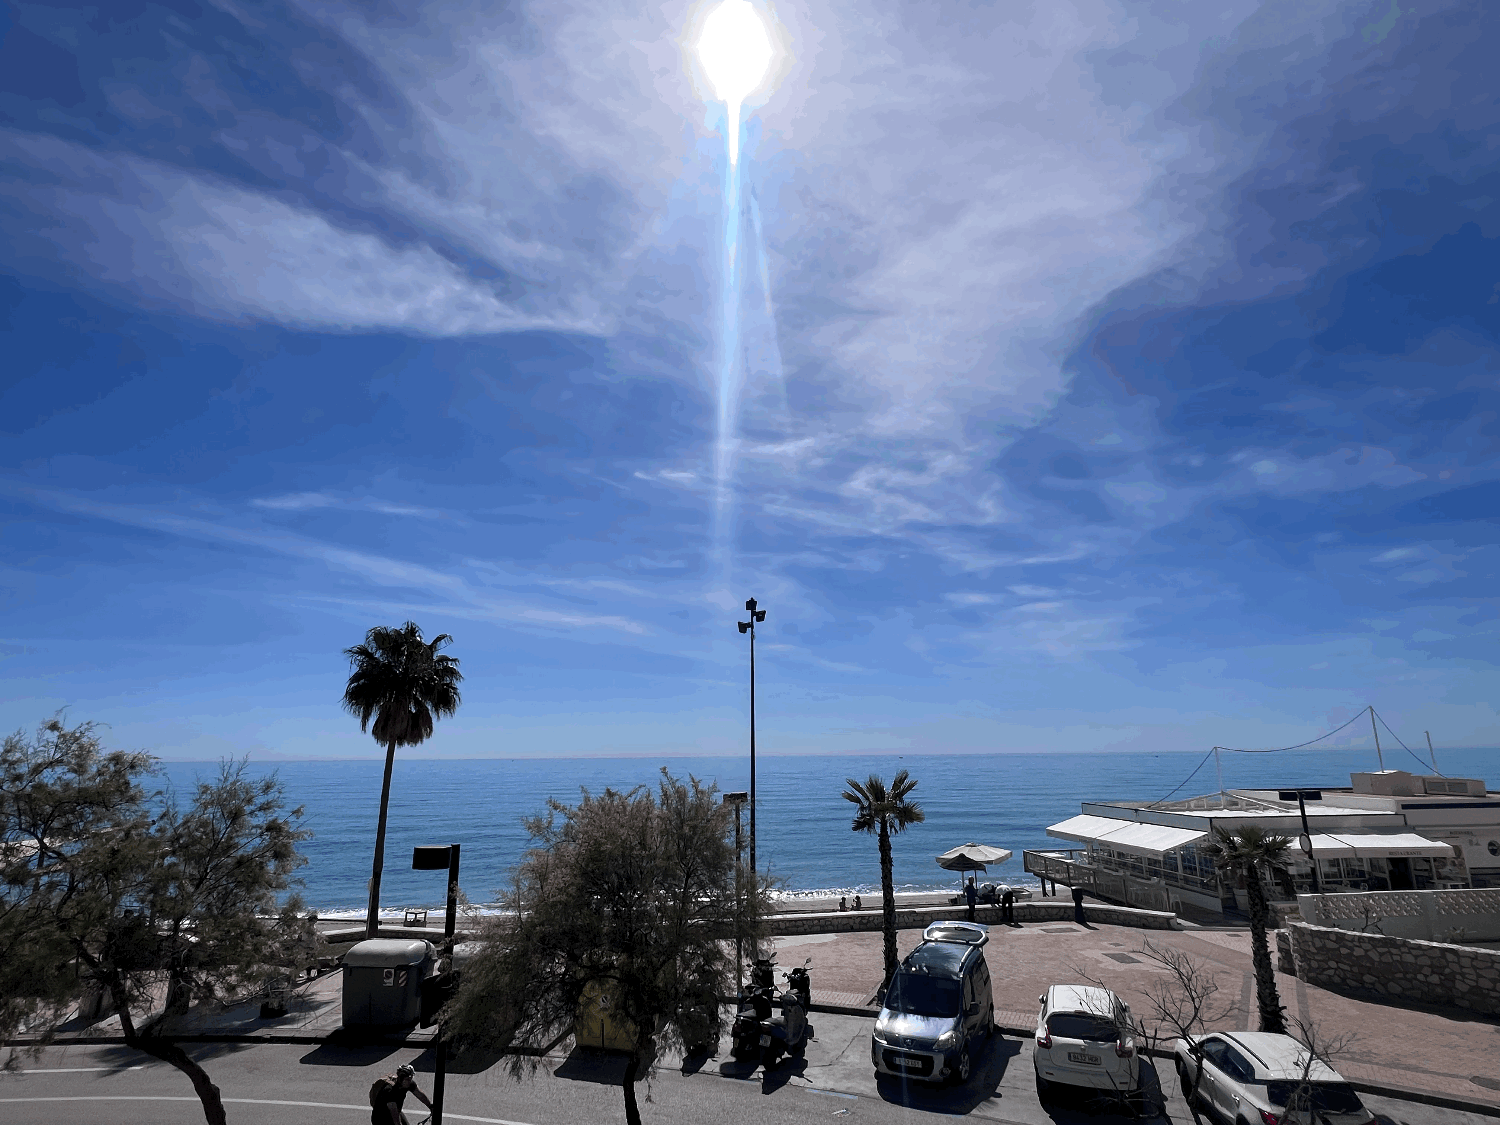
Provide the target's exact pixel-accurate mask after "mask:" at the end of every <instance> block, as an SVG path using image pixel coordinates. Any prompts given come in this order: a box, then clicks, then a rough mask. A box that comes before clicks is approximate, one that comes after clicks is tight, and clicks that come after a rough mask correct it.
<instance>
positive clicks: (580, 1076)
mask: <svg viewBox="0 0 1500 1125" xmlns="http://www.w3.org/2000/svg"><path fill="white" fill-rule="evenodd" d="M629 1062H630V1056H629V1055H628V1054H626V1053H625V1052H623V1051H601V1050H599V1049H598V1048H597V1047H574V1048H573V1049H572V1050H571V1051H570V1052H568V1057H567V1058H565V1059H563V1061H562V1065H561V1066H559V1067H558V1068H557V1069H556V1070H554V1071H553V1072H552V1073H553V1074H554V1075H556V1076H557V1077H558V1078H567V1079H569V1080H571V1081H573V1082H597V1083H599V1085H601V1086H623V1085H624V1084H625V1067H626V1066H627V1064H629ZM650 1071H651V1068H650V1067H647V1066H643V1067H640V1068H639V1069H638V1070H637V1071H636V1075H635V1080H636V1081H637V1082H644V1081H645V1080H646V1076H647V1075H648V1074H649V1073H650Z"/></svg>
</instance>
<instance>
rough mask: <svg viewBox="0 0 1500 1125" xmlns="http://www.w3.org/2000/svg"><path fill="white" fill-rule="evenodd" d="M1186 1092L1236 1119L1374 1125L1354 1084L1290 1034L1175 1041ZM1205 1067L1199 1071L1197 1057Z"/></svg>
mask: <svg viewBox="0 0 1500 1125" xmlns="http://www.w3.org/2000/svg"><path fill="white" fill-rule="evenodd" d="M1173 1051H1174V1053H1175V1055H1176V1056H1177V1076H1178V1079H1179V1080H1180V1081H1181V1083H1182V1096H1183V1097H1184V1098H1186V1099H1187V1100H1188V1101H1189V1102H1191V1101H1192V1100H1193V1090H1194V1086H1195V1084H1196V1087H1197V1101H1198V1104H1199V1105H1200V1106H1202V1107H1204V1108H1206V1109H1208V1110H1210V1111H1211V1112H1212V1114H1213V1115H1214V1116H1215V1117H1218V1118H1219V1119H1220V1120H1222V1121H1226V1122H1230V1123H1232V1125H1310V1123H1314V1122H1315V1123H1316V1125H1375V1121H1376V1119H1375V1115H1374V1114H1372V1113H1371V1112H1370V1111H1369V1110H1368V1109H1366V1108H1365V1107H1364V1104H1363V1103H1362V1102H1361V1101H1360V1100H1359V1095H1358V1094H1356V1093H1355V1092H1354V1088H1353V1087H1352V1086H1350V1085H1349V1083H1347V1082H1345V1081H1344V1080H1343V1079H1342V1078H1341V1077H1339V1074H1338V1072H1337V1071H1336V1070H1334V1069H1333V1068H1332V1067H1330V1066H1329V1065H1328V1064H1327V1063H1325V1062H1323V1061H1322V1060H1320V1059H1316V1058H1313V1057H1311V1055H1310V1053H1309V1052H1308V1050H1307V1048H1306V1047H1304V1046H1303V1045H1302V1044H1301V1043H1299V1042H1297V1040H1295V1039H1293V1038H1292V1037H1291V1036H1290V1035H1277V1034H1274V1033H1272V1032H1269V1031H1216V1032H1214V1033H1213V1034H1211V1035H1198V1036H1194V1037H1193V1038H1191V1039H1179V1040H1177V1042H1176V1044H1175V1045H1174V1047H1173ZM1200 1062H1201V1063H1202V1073H1201V1076H1200V1074H1199V1063H1200Z"/></svg>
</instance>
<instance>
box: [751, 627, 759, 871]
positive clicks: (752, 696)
mask: <svg viewBox="0 0 1500 1125" xmlns="http://www.w3.org/2000/svg"><path fill="white" fill-rule="evenodd" d="M757 870H759V868H757V867H756V866H755V613H754V611H753V610H752V611H751V613H750V873H751V876H752V878H753V877H754V874H755V872H756V871H757Z"/></svg>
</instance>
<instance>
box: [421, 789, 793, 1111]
mask: <svg viewBox="0 0 1500 1125" xmlns="http://www.w3.org/2000/svg"><path fill="white" fill-rule="evenodd" d="M717 792H718V791H717V788H716V787H715V786H712V785H708V786H705V785H703V784H701V783H700V782H699V781H698V780H697V779H696V778H690V779H689V782H688V783H687V784H683V783H682V782H681V781H678V780H677V779H676V778H674V777H672V776H671V775H670V774H668V773H667V771H666V770H665V769H663V770H662V777H661V781H660V783H659V785H658V787H657V790H656V792H654V793H653V792H652V791H651V790H650V789H647V788H644V787H642V788H637V789H633V790H631V791H630V792H628V793H620V792H617V791H615V790H613V789H606V790H605V791H604V792H603V793H602V794H599V795H598V796H593V795H591V794H590V793H589V792H588V791H587V790H584V792H583V798H582V800H581V801H580V802H579V803H578V804H577V805H574V806H570V805H565V804H562V803H561V802H559V801H556V800H553V801H549V802H548V813H547V815H545V816H541V817H536V818H533V819H530V820H527V821H526V822H525V824H526V829H527V831H528V832H529V833H530V834H531V837H532V839H533V841H534V842H535V844H534V846H533V847H532V848H531V849H530V850H529V851H527V852H526V854H525V856H524V857H523V858H522V860H521V863H520V865H519V866H518V867H517V868H516V870H515V872H514V882H513V886H512V887H511V889H510V890H508V891H506V892H503V893H502V900H503V903H504V906H505V911H504V913H503V914H501V915H499V916H497V917H495V918H493V919H491V920H490V922H489V924H488V927H489V928H488V929H487V930H486V931H485V932H484V934H483V938H482V946H481V949H480V951H479V952H478V953H477V954H476V955H475V956H474V957H473V958H472V959H471V960H470V962H469V963H468V965H467V967H466V968H465V969H464V972H463V978H462V981H461V982H460V984H459V989H458V993H457V995H456V997H455V998H454V999H453V1001H452V1002H450V1004H449V1005H448V1006H447V1008H446V1009H445V1011H444V1013H443V1019H444V1024H443V1026H444V1028H445V1034H447V1035H448V1036H449V1037H450V1038H451V1040H452V1041H454V1042H455V1043H456V1044H458V1045H459V1046H460V1048H463V1047H468V1048H477V1049H491V1050H494V1049H499V1050H505V1051H508V1052H510V1060H509V1065H510V1068H511V1072H512V1074H513V1075H515V1076H517V1077H519V1076H520V1075H522V1074H523V1073H525V1072H526V1071H527V1070H528V1069H535V1067H536V1066H537V1064H538V1062H539V1058H540V1055H541V1053H542V1051H541V1049H543V1048H547V1047H550V1046H552V1045H554V1044H555V1043H556V1042H557V1041H558V1040H559V1038H560V1037H563V1036H566V1035H567V1033H568V1032H569V1031H571V1030H573V1028H574V1025H575V1020H577V1019H578V1018H579V1016H580V1014H581V1012H582V1011H583V1009H584V1007H585V1006H587V1005H592V1006H593V1007H594V1008H595V1009H596V1010H597V1009H598V1008H599V1007H600V1006H601V1004H602V1003H607V1004H608V1005H609V1007H610V1010H611V1013H612V1016H613V1018H614V1019H615V1021H616V1024H617V1026H621V1027H623V1028H626V1029H629V1030H630V1031H631V1032H632V1033H633V1035H634V1050H633V1051H632V1053H631V1055H630V1056H629V1060H628V1062H627V1063H626V1066H625V1071H624V1077H623V1087H624V1090H623V1092H624V1099H625V1118H626V1121H627V1122H629V1125H639V1123H640V1120H641V1116H640V1108H639V1106H638V1105H637V1102H636V1095H635V1081H636V1078H637V1076H638V1075H639V1074H640V1073H641V1071H642V1069H643V1068H647V1067H649V1065H650V1062H651V1059H652V1058H653V1057H654V1055H655V1053H656V1051H657V1050H658V1049H660V1048H664V1047H672V1046H681V1045H683V1044H684V1043H688V1042H692V1040H693V1039H694V1038H696V1037H697V1035H696V1034H695V1033H696V1032H697V1030H698V1025H699V1024H700V1023H701V1022H702V1021H704V1020H705V1019H706V1020H708V1021H709V1022H710V1023H711V1025H712V1028H713V1029H714V1030H717V1028H718V1020H719V1016H718V1012H719V1002H718V997H719V996H721V995H724V994H726V993H728V992H729V991H730V988H731V986H732V984H733V982H734V953H733V950H734V934H735V926H736V922H737V920H738V923H739V924H740V926H741V927H742V929H741V932H742V933H743V935H744V936H745V937H748V938H750V939H752V940H754V938H755V937H756V936H757V934H758V929H757V919H758V918H759V917H760V916H761V914H762V913H763V911H764V908H765V903H764V890H763V888H760V889H757V890H755V891H752V892H751V893H750V894H749V896H748V901H747V902H746V903H745V904H743V908H742V909H741V910H740V911H738V912H737V911H736V909H735V906H736V903H735V893H736V892H735V868H736V863H737V858H736V856H735V851H734V844H733V831H732V828H731V825H732V823H733V822H732V820H731V818H730V813H729V812H728V810H726V809H725V807H724V806H723V804H722V803H721V802H720V801H719V800H718V799H717ZM749 882H750V880H742V884H748V883H749ZM757 887H759V884H757Z"/></svg>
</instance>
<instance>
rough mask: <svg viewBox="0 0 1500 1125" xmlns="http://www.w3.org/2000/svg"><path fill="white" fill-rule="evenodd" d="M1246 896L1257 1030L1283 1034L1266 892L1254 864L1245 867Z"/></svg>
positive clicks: (1283, 1016)
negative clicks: (1258, 1025)
mask: <svg viewBox="0 0 1500 1125" xmlns="http://www.w3.org/2000/svg"><path fill="white" fill-rule="evenodd" d="M1245 895H1246V897H1247V898H1249V900H1250V904H1249V905H1250V959H1251V962H1252V963H1253V964H1254V966H1255V1002H1256V1006H1257V1007H1258V1008H1259V1009H1260V1029H1261V1030H1262V1031H1275V1032H1279V1033H1281V1034H1285V1033H1286V1014H1285V1012H1286V1010H1285V1008H1283V1007H1282V1004H1281V996H1280V994H1279V993H1278V992H1277V991H1276V974H1275V971H1274V970H1273V969H1272V968H1271V947H1270V945H1269V944H1268V942H1267V940H1266V891H1265V888H1264V887H1262V886H1261V883H1260V872H1259V870H1257V865H1256V864H1255V863H1253V862H1251V863H1249V864H1247V865H1246V866H1245Z"/></svg>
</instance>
